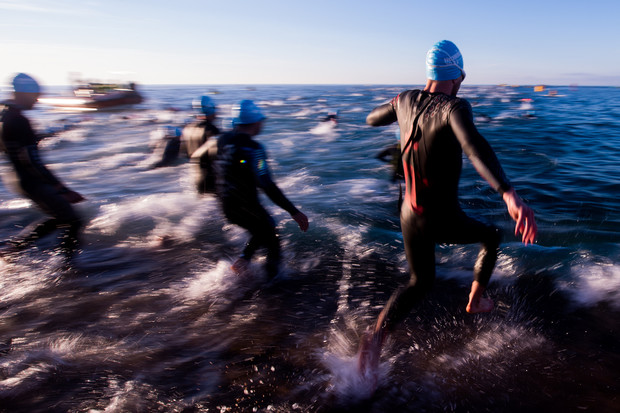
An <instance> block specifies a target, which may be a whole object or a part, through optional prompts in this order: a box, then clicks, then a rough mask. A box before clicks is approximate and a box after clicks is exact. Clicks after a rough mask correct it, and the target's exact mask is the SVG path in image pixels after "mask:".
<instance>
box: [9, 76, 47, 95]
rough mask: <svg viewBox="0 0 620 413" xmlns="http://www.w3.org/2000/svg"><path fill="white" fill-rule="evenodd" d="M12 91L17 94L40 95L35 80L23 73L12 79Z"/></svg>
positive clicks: (39, 88) (39, 89)
mask: <svg viewBox="0 0 620 413" xmlns="http://www.w3.org/2000/svg"><path fill="white" fill-rule="evenodd" d="M13 90H14V91H15V92H18V93H41V87H40V86H39V84H38V83H37V81H36V80H34V79H33V78H31V77H30V76H28V75H27V74H25V73H20V74H18V75H17V76H15V77H14V78H13Z"/></svg>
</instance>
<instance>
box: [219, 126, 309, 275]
mask: <svg viewBox="0 0 620 413" xmlns="http://www.w3.org/2000/svg"><path fill="white" fill-rule="evenodd" d="M216 176H217V194H218V197H219V198H220V200H221V202H222V207H223V210H224V214H225V215H226V218H228V219H229V220H230V222H232V223H234V224H236V225H239V226H241V227H243V228H245V229H247V230H248V231H249V232H250V234H251V238H250V240H249V242H248V244H247V245H246V247H245V249H244V250H243V255H242V257H243V258H245V259H247V260H250V259H251V258H252V256H253V255H254V253H255V252H256V250H257V249H258V248H259V247H261V246H263V247H266V248H267V275H268V276H269V277H273V276H275V275H277V271H278V266H279V263H280V241H279V240H278V234H277V231H276V226H275V222H274V220H273V218H272V217H271V216H270V215H269V213H268V212H267V211H266V210H265V208H263V206H262V205H261V204H260V202H259V199H258V188H261V189H262V190H263V191H264V192H265V194H267V196H268V197H269V198H270V199H271V200H272V201H273V202H274V203H275V204H276V205H278V206H279V207H281V208H282V209H284V210H285V211H287V212H288V213H289V214H291V215H294V214H296V213H298V212H299V210H298V209H297V208H295V206H294V205H293V204H292V203H291V202H290V201H289V200H288V199H287V198H286V196H284V194H283V193H282V191H280V188H278V186H277V185H276V184H275V182H273V180H272V179H271V175H270V173H269V168H268V166H267V155H266V153H265V149H264V148H263V146H262V145H261V144H260V143H258V142H256V141H255V140H253V139H252V137H251V136H250V135H248V134H245V133H238V132H235V131H233V132H228V133H226V134H224V135H222V136H220V137H219V139H218V144H217V162H216Z"/></svg>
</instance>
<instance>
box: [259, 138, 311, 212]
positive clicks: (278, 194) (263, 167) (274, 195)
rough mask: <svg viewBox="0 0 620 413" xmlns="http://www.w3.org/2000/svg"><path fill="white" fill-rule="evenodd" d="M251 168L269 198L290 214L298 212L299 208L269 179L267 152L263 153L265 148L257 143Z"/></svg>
mask: <svg viewBox="0 0 620 413" xmlns="http://www.w3.org/2000/svg"><path fill="white" fill-rule="evenodd" d="M252 168H253V170H254V176H255V177H256V181H257V184H258V186H259V187H260V188H262V189H263V191H265V194H267V196H268V197H269V199H271V200H272V201H273V203H274V204H276V205H277V206H279V207H280V208H282V209H284V210H285V211H286V212H288V213H289V214H291V215H294V214H296V213H297V212H299V210H298V209H297V208H295V205H293V204H292V203H291V201H289V200H288V199H287V198H286V196H285V195H284V194H283V193H282V191H281V190H280V188H278V186H277V185H276V183H275V182H273V180H272V179H271V174H270V173H269V167H268V166H267V154H266V153H265V149H264V148H263V146H262V145H259V147H258V148H257V149H255V150H254V157H253V165H252Z"/></svg>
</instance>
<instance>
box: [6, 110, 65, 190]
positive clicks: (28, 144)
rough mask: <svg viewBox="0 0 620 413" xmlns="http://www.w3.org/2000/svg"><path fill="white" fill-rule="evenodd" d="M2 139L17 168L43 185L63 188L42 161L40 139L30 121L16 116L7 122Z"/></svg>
mask: <svg viewBox="0 0 620 413" xmlns="http://www.w3.org/2000/svg"><path fill="white" fill-rule="evenodd" d="M2 138H3V140H4V143H5V146H6V150H7V152H8V155H9V158H10V159H11V161H12V162H13V163H14V164H15V165H16V167H20V168H23V169H24V170H26V171H28V172H29V173H30V175H31V176H32V177H34V178H35V179H39V180H40V181H41V182H43V183H48V184H50V185H53V186H63V185H62V183H61V182H60V181H59V180H58V178H56V177H55V176H54V174H52V172H51V171H50V170H49V169H47V167H46V166H45V164H44V163H43V161H42V160H41V157H40V155H39V149H38V147H37V142H38V138H37V136H36V135H35V133H34V131H33V130H32V126H30V122H29V121H28V119H26V118H25V117H23V116H14V117H12V119H10V121H7V122H5V123H4V131H3V137H2ZM18 165H19V166H18Z"/></svg>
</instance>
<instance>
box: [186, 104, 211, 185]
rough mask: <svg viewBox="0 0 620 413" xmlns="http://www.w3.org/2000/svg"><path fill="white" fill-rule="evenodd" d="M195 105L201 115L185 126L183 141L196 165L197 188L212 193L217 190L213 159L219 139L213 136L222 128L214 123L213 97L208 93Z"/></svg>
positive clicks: (192, 161)
mask: <svg viewBox="0 0 620 413" xmlns="http://www.w3.org/2000/svg"><path fill="white" fill-rule="evenodd" d="M193 106H194V109H198V110H200V112H201V115H200V116H198V117H197V120H196V121H195V122H193V123H190V124H189V125H187V126H186V127H185V128H183V133H182V135H181V141H182V143H183V145H185V151H186V153H187V156H188V158H190V160H191V163H192V164H193V165H194V171H195V176H196V179H195V184H196V190H197V191H198V193H201V194H204V193H211V192H214V191H215V172H214V170H213V160H214V157H215V155H216V151H217V149H216V148H217V141H216V140H215V139H212V138H213V137H215V136H216V135H219V134H220V130H219V129H218V128H217V126H215V125H214V124H213V122H214V121H215V118H216V107H215V103H214V102H213V99H211V98H210V97H209V96H207V95H203V96H201V97H200V99H199V100H196V101H194V102H193Z"/></svg>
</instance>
